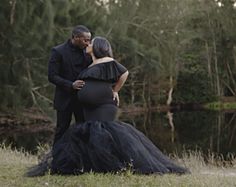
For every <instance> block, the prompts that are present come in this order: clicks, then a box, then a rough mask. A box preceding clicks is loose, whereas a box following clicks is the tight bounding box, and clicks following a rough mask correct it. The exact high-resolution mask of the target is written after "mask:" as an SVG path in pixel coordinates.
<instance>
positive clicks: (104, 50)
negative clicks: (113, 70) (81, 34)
mask: <svg viewBox="0 0 236 187" xmlns="http://www.w3.org/2000/svg"><path fill="white" fill-rule="evenodd" d="M92 42H93V54H94V56H95V57H96V58H103V57H113V53H112V49H111V44H110V42H109V41H108V40H107V39H106V38H103V37H100V36H97V37H95V38H94V39H93V41H92Z"/></svg>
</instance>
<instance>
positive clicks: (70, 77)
mask: <svg viewBox="0 0 236 187" xmlns="http://www.w3.org/2000/svg"><path fill="white" fill-rule="evenodd" d="M90 63H91V58H90V57H89V56H88V55H87V54H86V53H85V51H84V50H82V49H79V48H77V47H75V46H73V45H72V43H71V41H70V40H68V41H67V42H65V43H63V44H61V45H58V46H56V47H53V48H52V51H51V56H50V59H49V64H48V80H49V81H50V82H51V83H53V84H54V85H56V90H55V95H54V108H55V109H56V110H67V109H68V107H70V104H71V103H72V102H75V101H74V100H75V99H76V91H75V90H74V89H73V88H72V83H73V82H74V81H75V80H76V78H77V77H78V74H79V73H80V72H81V71H82V70H83V69H85V68H86V67H87V66H88V65H89V64H90Z"/></svg>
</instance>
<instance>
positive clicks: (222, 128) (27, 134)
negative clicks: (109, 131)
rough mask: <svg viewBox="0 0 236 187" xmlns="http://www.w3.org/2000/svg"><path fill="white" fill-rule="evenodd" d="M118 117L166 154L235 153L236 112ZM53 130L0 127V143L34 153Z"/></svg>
mask: <svg viewBox="0 0 236 187" xmlns="http://www.w3.org/2000/svg"><path fill="white" fill-rule="evenodd" d="M119 119H120V120H121V121H124V122H127V123H131V124H133V125H134V126H135V127H136V128H137V129H139V130H140V131H142V132H143V133H144V134H145V135H146V136H147V137H149V138H150V139H151V140H152V141H153V142H154V144H156V145H157V146H158V147H159V148H160V149H161V150H162V151H164V152H166V153H181V152H182V151H183V150H184V149H185V150H201V151H202V152H203V153H204V154H208V152H214V153H219V154H223V155H227V154H228V153H235V152H236V146H235V145H236V111H218V112H216V111H207V110H199V111H176V112H172V113H170V112H169V113H162V112H156V111H153V112H149V113H142V114H135V115H134V114H132V113H121V115H120V117H119ZM32 128H34V127H32ZM53 132H54V129H53V128H40V130H34V131H31V130H27V129H22V130H19V129H17V130H14V129H11V130H9V129H1V137H0V142H4V143H5V144H6V145H11V147H12V148H17V149H23V150H26V151H28V152H31V153H36V151H37V146H38V145H39V144H42V145H43V144H47V143H49V144H51V143H52V139H53Z"/></svg>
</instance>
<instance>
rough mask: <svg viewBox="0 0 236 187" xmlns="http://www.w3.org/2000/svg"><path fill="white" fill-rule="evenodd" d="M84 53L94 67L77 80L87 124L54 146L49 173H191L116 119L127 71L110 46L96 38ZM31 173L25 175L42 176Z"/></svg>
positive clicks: (69, 133) (129, 126) (75, 128)
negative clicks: (90, 58)
mask: <svg viewBox="0 0 236 187" xmlns="http://www.w3.org/2000/svg"><path fill="white" fill-rule="evenodd" d="M87 52H88V53H90V54H91V56H92V58H93V63H92V64H91V65H90V66H89V67H88V68H87V69H85V70H84V71H83V72H81V73H80V75H79V77H78V79H81V80H84V81H85V86H84V87H83V88H82V89H81V90H80V91H78V99H79V101H80V102H81V103H82V104H83V112H84V117H85V122H84V123H81V124H79V125H75V126H73V127H71V128H70V129H68V131H67V132H66V133H65V135H64V136H63V137H62V138H61V139H60V140H58V142H57V143H56V144H55V145H54V146H53V149H52V162H51V163H50V166H49V165H48V162H47V164H44V165H47V169H51V172H52V173H58V174H82V173H85V172H90V171H93V172H102V173H106V172H119V171H124V170H127V169H130V170H131V171H132V172H133V173H139V174H152V173H156V174H165V173H177V174H185V173H189V170H188V169H186V168H184V167H181V166H179V165H177V164H175V163H174V161H172V160H171V159H170V158H168V157H167V156H165V155H164V154H163V153H162V152H161V151H160V150H159V149H158V148H157V147H156V146H155V145H154V144H153V143H152V142H151V141H150V140H149V139H148V138H147V137H146V136H145V135H144V134H143V133H142V132H140V131H138V130H137V129H135V128H134V127H133V126H132V125H130V124H127V123H124V122H121V121H117V120H116V114H117V109H118V108H117V105H118V104H119V97H118V91H119V90H120V89H121V87H122V85H123V84H124V82H125V81H126V79H127V76H128V71H127V69H126V68H125V67H124V66H123V65H121V64H120V63H118V62H116V61H115V60H114V59H113V58H112V49H111V46H110V43H109V42H108V41H107V40H106V39H105V38H102V37H95V38H94V39H93V40H92V43H91V45H89V46H88V47H87ZM39 165H40V164H39ZM41 165H43V163H41ZM31 171H32V172H31V173H30V172H29V173H28V174H29V175H28V176H37V175H42V174H43V172H41V173H40V172H38V173H37V172H34V171H33V170H31ZM44 173H45V171H44Z"/></svg>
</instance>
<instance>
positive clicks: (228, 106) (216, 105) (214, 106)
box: [204, 101, 236, 110]
mask: <svg viewBox="0 0 236 187" xmlns="http://www.w3.org/2000/svg"><path fill="white" fill-rule="evenodd" d="M204 107H205V108H207V109H211V110H235V109H236V102H221V101H216V102H212V103H208V104H206V105H204Z"/></svg>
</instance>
